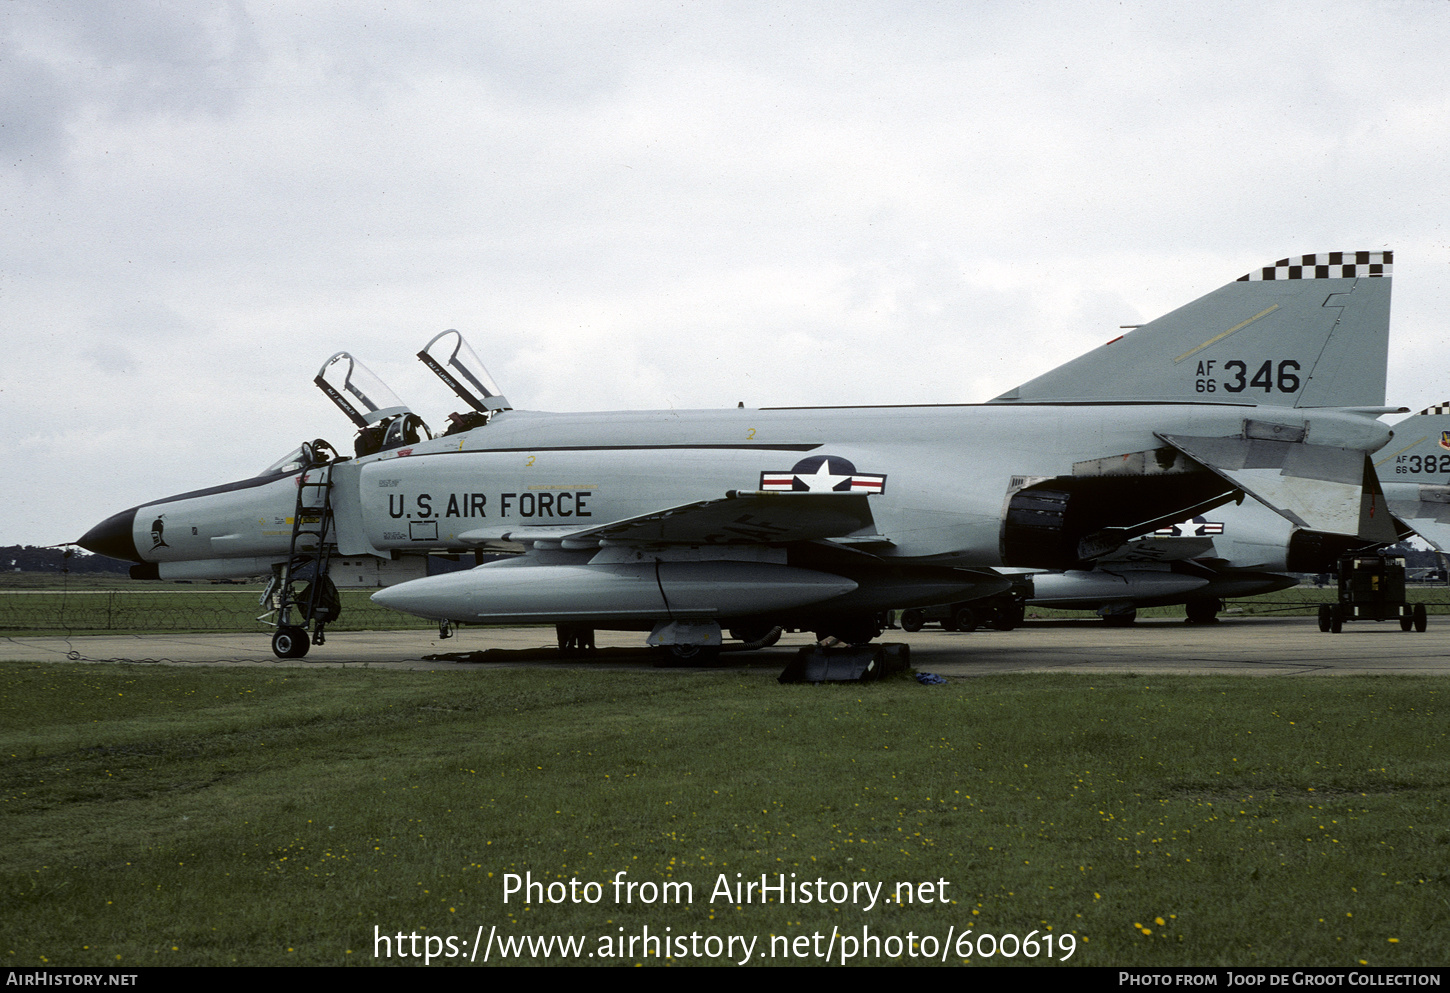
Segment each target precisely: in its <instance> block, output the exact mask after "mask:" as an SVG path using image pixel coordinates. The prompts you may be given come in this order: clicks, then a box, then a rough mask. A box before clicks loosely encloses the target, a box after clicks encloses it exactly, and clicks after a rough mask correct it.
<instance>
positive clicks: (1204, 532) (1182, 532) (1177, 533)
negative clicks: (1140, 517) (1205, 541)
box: [1153, 517, 1223, 538]
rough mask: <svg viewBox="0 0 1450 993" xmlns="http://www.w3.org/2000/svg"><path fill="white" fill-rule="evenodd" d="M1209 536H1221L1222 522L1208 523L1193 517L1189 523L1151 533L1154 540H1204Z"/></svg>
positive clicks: (1200, 518)
mask: <svg viewBox="0 0 1450 993" xmlns="http://www.w3.org/2000/svg"><path fill="white" fill-rule="evenodd" d="M1211 534H1223V521H1210V520H1205V519H1204V518H1202V517H1195V518H1194V519H1193V520H1191V521H1184V522H1183V523H1182V524H1175V525H1173V526H1172V527H1171V528H1159V529H1158V530H1157V531H1154V532H1153V537H1155V538H1206V537H1208V536H1209V535H1211Z"/></svg>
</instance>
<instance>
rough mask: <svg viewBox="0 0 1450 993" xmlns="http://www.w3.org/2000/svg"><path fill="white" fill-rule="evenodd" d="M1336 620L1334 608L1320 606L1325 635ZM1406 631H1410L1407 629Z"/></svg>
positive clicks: (1320, 617)
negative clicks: (1334, 619)
mask: <svg viewBox="0 0 1450 993" xmlns="http://www.w3.org/2000/svg"><path fill="white" fill-rule="evenodd" d="M1333 618H1334V608H1333V607H1331V606H1330V605H1329V604H1327V603H1321V604H1320V605H1319V630H1320V631H1322V632H1324V633H1325V634H1328V633H1329V625H1330V623H1331V622H1332V620H1333ZM1406 630H1409V629H1408V628H1406Z"/></svg>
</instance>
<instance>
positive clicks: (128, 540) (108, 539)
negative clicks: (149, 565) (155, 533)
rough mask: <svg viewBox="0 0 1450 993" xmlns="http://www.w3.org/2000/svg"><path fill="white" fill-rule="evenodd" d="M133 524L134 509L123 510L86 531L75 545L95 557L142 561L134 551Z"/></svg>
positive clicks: (139, 554) (134, 519)
mask: <svg viewBox="0 0 1450 993" xmlns="http://www.w3.org/2000/svg"><path fill="white" fill-rule="evenodd" d="M135 523H136V508H135V507H132V508H131V509H130V510H123V511H121V512H120V513H119V514H113V515H112V516H110V517H107V518H106V519H105V520H104V521H102V522H101V523H99V524H97V525H96V526H95V527H93V528H91V529H90V530H89V531H87V532H86V533H85V534H84V535H83V536H82V537H81V540H80V541H78V542H76V544H77V545H80V546H81V547H82V548H84V549H85V550H86V551H88V552H95V553H96V554H97V555H109V556H110V557H111V558H113V559H126V560H127V561H130V562H140V561H142V559H141V553H140V552H138V551H137V550H136V539H135V538H133V537H132V527H133V526H134V525H135Z"/></svg>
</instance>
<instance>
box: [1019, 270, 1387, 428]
mask: <svg viewBox="0 0 1450 993" xmlns="http://www.w3.org/2000/svg"><path fill="white" fill-rule="evenodd" d="M1393 261H1394V254H1393V253H1392V252H1322V253H1320V254H1318V255H1303V256H1295V257H1293V258H1288V259H1280V260H1279V261H1278V262H1276V263H1275V264H1274V265H1271V266H1265V267H1263V268H1261V269H1255V270H1254V271H1253V272H1250V273H1248V274H1246V275H1244V276H1241V277H1239V278H1238V279H1237V280H1235V281H1234V282H1232V283H1229V284H1228V285H1227V286H1223V287H1220V288H1219V289H1217V290H1214V291H1213V292H1212V293H1209V294H1207V295H1206V296H1202V297H1199V298H1198V299H1197V300H1195V301H1193V302H1192V303H1190V304H1186V305H1185V306H1182V307H1179V308H1178V309H1177V310H1174V311H1172V312H1171V313H1168V314H1165V315H1164V316H1162V317H1160V318H1158V319H1157V320H1154V321H1151V322H1149V323H1147V324H1143V325H1141V326H1139V327H1138V328H1137V329H1136V330H1133V331H1130V332H1129V333H1128V334H1125V335H1121V336H1120V337H1118V338H1114V339H1113V340H1112V341H1110V342H1108V343H1107V344H1106V345H1102V346H1101V347H1099V348H1096V349H1094V350H1093V351H1091V352H1088V353H1087V354H1086V355H1082V356H1080V357H1078V358H1076V359H1073V360H1072V361H1071V362H1068V363H1066V364H1064V365H1060V366H1058V367H1057V368H1056V369H1053V370H1051V371H1050V372H1047V373H1044V374H1043V375H1041V376H1038V377H1037V378H1036V379H1033V380H1030V381H1029V382H1026V383H1023V384H1022V385H1021V386H1018V387H1017V388H1016V389H1013V390H1009V391H1008V392H1006V393H1004V394H1002V395H1001V396H999V397H997V398H996V399H995V400H993V401H992V402H993V403H1051V402H1067V403H1071V402H1093V401H1114V402H1131V401H1156V402H1185V401H1188V402H1216V403H1235V402H1241V403H1255V404H1272V405H1276V406H1293V407H1378V406H1382V405H1383V404H1384V402H1385V373H1386V370H1387V368H1388V356H1389V321H1390V282H1391V280H1390V273H1391V270H1392V269H1393V265H1392V263H1393Z"/></svg>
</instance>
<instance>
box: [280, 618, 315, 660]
mask: <svg viewBox="0 0 1450 993" xmlns="http://www.w3.org/2000/svg"><path fill="white" fill-rule="evenodd" d="M310 644H311V641H310V640H309V639H308V637H307V629H306V628H299V627H294V626H292V625H286V626H283V627H279V628H278V629H277V631H276V633H274V634H273V635H272V654H273V655H275V656H277V657H278V658H279V659H300V658H302V656H304V655H306V654H307V648H308V646H309V645H310Z"/></svg>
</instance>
